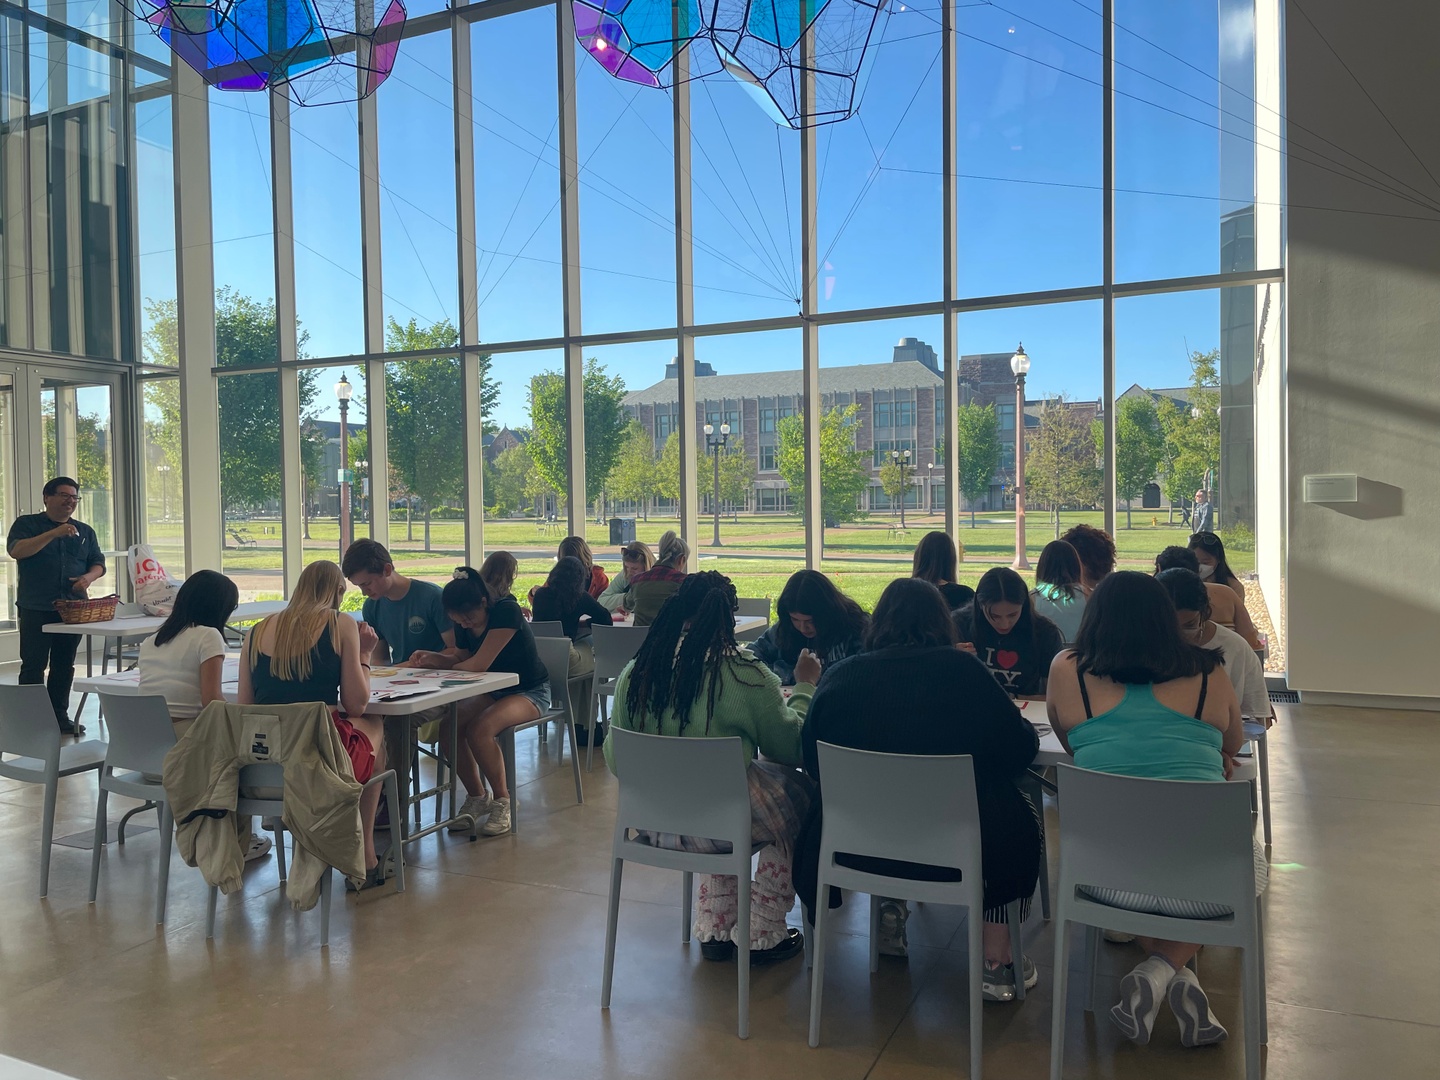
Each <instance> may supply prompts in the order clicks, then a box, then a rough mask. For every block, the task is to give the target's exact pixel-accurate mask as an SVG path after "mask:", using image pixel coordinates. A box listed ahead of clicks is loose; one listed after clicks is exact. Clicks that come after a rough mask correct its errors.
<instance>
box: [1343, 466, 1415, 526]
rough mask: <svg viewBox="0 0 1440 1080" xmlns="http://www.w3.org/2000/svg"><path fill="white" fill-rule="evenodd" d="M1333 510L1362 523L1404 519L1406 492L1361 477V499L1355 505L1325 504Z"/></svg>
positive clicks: (1392, 485) (1393, 486) (1391, 485)
mask: <svg viewBox="0 0 1440 1080" xmlns="http://www.w3.org/2000/svg"><path fill="white" fill-rule="evenodd" d="M1324 505H1325V506H1328V507H1329V508H1330V509H1331V510H1336V511H1339V512H1340V513H1342V514H1344V515H1345V516H1346V517H1352V518H1359V519H1360V520H1361V521H1377V520H1379V519H1380V518H1392V517H1403V516H1404V514H1405V492H1403V491H1401V490H1400V489H1399V488H1398V487H1396V486H1395V485H1394V484H1383V483H1381V482H1380V481H1379V480H1367V479H1365V477H1363V476H1362V477H1360V499H1359V501H1358V502H1353V503H1325V504H1324Z"/></svg>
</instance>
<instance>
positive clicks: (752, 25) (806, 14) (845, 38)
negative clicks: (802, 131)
mask: <svg viewBox="0 0 1440 1080" xmlns="http://www.w3.org/2000/svg"><path fill="white" fill-rule="evenodd" d="M888 4H889V0H572V3H571V8H572V10H573V11H574V13H575V36H576V38H577V39H578V40H579V42H580V44H581V45H582V46H584V48H585V50H586V52H588V53H589V54H590V55H591V56H592V57H594V58H595V60H596V61H597V62H598V63H599V64H600V66H601V67H603V68H604V69H605V70H606V71H608V72H609V73H610V74H611V75H614V76H615V77H616V78H619V79H624V80H626V81H627V82H633V83H638V84H640V85H642V86H655V87H662V88H668V87H669V86H671V85H673V83H674V61H675V57H676V56H678V55H679V54H680V52H681V51H682V50H687V49H688V50H689V55H690V71H689V77H690V78H691V79H701V78H705V77H708V76H713V75H719V74H722V73H725V74H728V75H729V76H730V77H731V78H733V79H735V81H736V82H738V83H740V85H741V86H743V87H744V88H745V89H746V90H747V91H749V93H750V94H751V96H752V97H754V99H755V101H756V102H757V104H759V105H760V107H761V108H762V109H764V111H765V113H766V114H767V115H768V116H769V117H770V118H771V119H772V120H774V121H775V122H776V123H777V124H781V125H783V126H785V127H791V128H805V127H814V126H817V125H820V124H832V123H835V122H836V121H839V120H844V119H845V118H847V117H849V116H851V115H852V114H853V113H854V112H855V109H856V107H857V105H858V102H857V100H856V88H857V86H858V85H859V82H860V76H861V72H862V70H863V68H864V63H865V59H866V55H867V50H868V49H869V46H870V43H871V41H872V40H873V39H874V37H875V30H876V27H877V26H878V24H879V21H880V18H881V16H882V15H884V14H886V12H887V9H888ZM802 46H803V47H802ZM807 76H810V77H812V78H813V83H812V85H813V87H814V92H813V94H812V96H811V97H810V99H809V100H808V101H805V100H803V99H802V95H801V86H802V83H803V82H804V80H805V78H806V77H807Z"/></svg>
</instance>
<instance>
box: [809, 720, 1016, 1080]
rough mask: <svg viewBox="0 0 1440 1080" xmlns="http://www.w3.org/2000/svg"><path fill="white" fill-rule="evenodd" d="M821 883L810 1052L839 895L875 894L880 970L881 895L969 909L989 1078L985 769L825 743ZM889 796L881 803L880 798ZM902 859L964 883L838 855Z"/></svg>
mask: <svg viewBox="0 0 1440 1080" xmlns="http://www.w3.org/2000/svg"><path fill="white" fill-rule="evenodd" d="M817 753H818V754H819V759H820V777H821V802H822V805H823V806H824V809H825V824H824V826H823V828H822V829H821V831H820V868H819V876H818V881H819V886H818V888H817V889H816V904H815V928H814V931H813V937H814V942H813V945H812V947H811V948H812V953H811V956H812V964H813V971H812V972H811V983H810V1045H811V1046H819V1045H820V1005H821V996H822V991H823V989H824V985H825V922H826V919H827V917H828V915H829V903H828V900H829V889H830V887H831V886H836V887H838V888H841V889H853V890H854V891H856V892H863V893H869V894H870V896H871V907H870V970H871V971H872V972H873V971H875V970H876V968H877V967H878V966H879V942H878V935H877V930H878V926H877V924H878V922H879V904H878V903H877V902H876V901H875V899H874V898H875V897H877V896H893V897H896V898H903V899H906V900H918V901H920V902H921V903H931V904H954V905H958V906H960V907H964V908H965V909H966V929H967V931H968V941H969V947H970V954H969V964H970V970H969V984H970V1077H971V1080H980V1073H981V1061H982V1058H983V1050H984V1041H983V1040H984V1024H983V1019H982V1013H983V1011H984V1007H985V1003H984V998H983V996H982V992H981V982H982V978H981V976H982V974H983V965H984V957H985V949H984V940H983V935H982V930H981V924H982V922H983V920H984V911H985V884H984V879H983V875H982V871H981V861H980V808H979V803H978V802H977V800H976V797H975V767H974V761H973V759H972V758H971V757H970V756H969V755H968V754H965V755H947V756H929V755H911V754H877V753H873V752H871V751H868V750H852V749H850V748H849V747H844V746H835V745H833V744H831V743H826V742H822V743H819V744H817ZM876 791H883V792H885V797H884V798H883V799H879V800H876V799H875V798H874V796H873V792H876ZM837 854H839V855H859V856H867V857H870V858H880V859H894V860H898V861H901V862H912V863H920V864H922V865H929V866H944V867H952V868H954V869H957V870H959V871H960V880H959V881H917V880H915V879H914V878H902V877H890V876H888V875H885V874H875V873H870V872H868V871H865V870H856V869H852V868H851V867H848V866H842V865H840V864H839V863H837V862H836V860H835V856H836V855H837ZM1019 909H1020V905H1019V904H1018V903H1016V904H1013V905H1011V906H1010V909H1009V916H1010V920H1009V921H1010V940H1011V951H1012V953H1013V959H1014V963H1015V971H1016V986H1015V995H1016V998H1017V999H1021V1000H1023V998H1024V995H1025V978H1024V974H1023V959H1022V957H1023V953H1022V951H1021V942H1020V926H1019Z"/></svg>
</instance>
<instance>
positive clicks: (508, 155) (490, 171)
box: [470, 7, 673, 341]
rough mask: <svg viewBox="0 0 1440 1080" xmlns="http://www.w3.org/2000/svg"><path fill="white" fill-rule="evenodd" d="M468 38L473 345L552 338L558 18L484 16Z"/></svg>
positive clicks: (556, 273) (557, 328) (557, 319)
mask: <svg viewBox="0 0 1440 1080" xmlns="http://www.w3.org/2000/svg"><path fill="white" fill-rule="evenodd" d="M471 35H472V36H471V41H472V55H473V63H472V71H471V76H470V78H471V85H472V86H473V88H474V103H473V110H472V111H473V115H474V119H475V204H476V205H475V209H476V214H475V219H476V220H475V225H476V252H475V257H476V260H477V266H476V273H477V280H478V281H479V295H480V340H482V341H514V340H523V339H525V338H536V337H549V336H552V335H556V334H559V333H560V332H561V329H562V323H561V298H560V209H559V205H558V197H559V184H560V179H559V177H560V173H559V148H558V146H557V144H556V131H555V127H556V104H555V102H556V92H557V87H556V79H555V12H554V9H553V8H550V7H542V8H536V9H535V10H533V11H522V12H517V13H516V14H514V15H508V16H506V17H505V18H503V19H482V20H480V21H479V22H476V23H474V24H473V26H472V27H471ZM517 86H523V87H525V93H523V94H517V93H516V92H515V88H516V87H517ZM672 265H673V259H672Z"/></svg>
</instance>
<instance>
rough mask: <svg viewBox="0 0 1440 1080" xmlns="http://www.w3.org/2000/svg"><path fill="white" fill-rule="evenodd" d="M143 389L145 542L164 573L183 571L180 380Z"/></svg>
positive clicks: (162, 381)
mask: <svg viewBox="0 0 1440 1080" xmlns="http://www.w3.org/2000/svg"><path fill="white" fill-rule="evenodd" d="M142 385H143V387H144V392H143V393H144V410H145V421H144V422H145V433H144V443H143V446H144V458H143V460H144V488H145V515H144V522H145V542H146V543H147V544H149V545H150V546H151V547H152V548H154V549H155V556H156V557H157V558H158V559H159V560H160V565H161V566H163V567H165V570H166V572H168V573H169V574H171V575H172V576H174V577H181V576H182V575H183V574H184V573H185V498H184V481H185V459H184V456H183V454H182V453H181V448H180V380H179V379H148V380H146V381H145V382H144V383H143V384H142Z"/></svg>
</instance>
